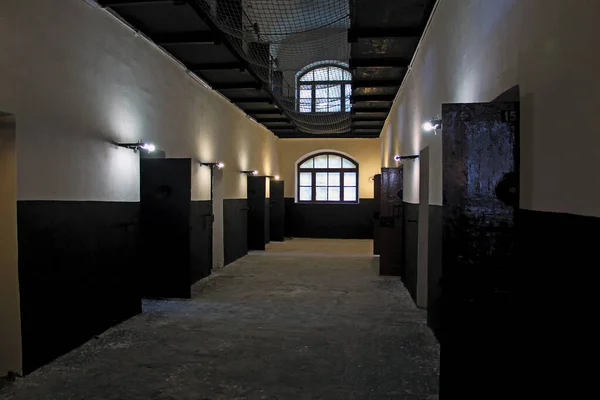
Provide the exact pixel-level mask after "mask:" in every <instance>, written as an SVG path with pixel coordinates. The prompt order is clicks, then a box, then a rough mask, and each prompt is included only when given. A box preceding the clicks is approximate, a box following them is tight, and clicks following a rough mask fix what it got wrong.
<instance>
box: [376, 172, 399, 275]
mask: <svg viewBox="0 0 600 400" xmlns="http://www.w3.org/2000/svg"><path fill="white" fill-rule="evenodd" d="M403 171H404V169H403V168H402V167H400V168H382V169H381V198H380V200H381V201H380V215H379V222H380V228H379V252H380V256H379V274H380V275H397V276H402V275H403V271H402V264H403V261H404V251H403V250H404V245H403V240H402V234H403V232H404V227H403V219H404V210H403V208H402V206H403V203H402V198H403V195H402V193H403V187H404V186H403V185H404V180H403Z"/></svg>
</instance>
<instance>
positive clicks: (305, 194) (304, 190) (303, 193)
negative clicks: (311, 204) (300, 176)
mask: <svg viewBox="0 0 600 400" xmlns="http://www.w3.org/2000/svg"><path fill="white" fill-rule="evenodd" d="M311 200H312V188H311V187H301V188H300V201H311Z"/></svg>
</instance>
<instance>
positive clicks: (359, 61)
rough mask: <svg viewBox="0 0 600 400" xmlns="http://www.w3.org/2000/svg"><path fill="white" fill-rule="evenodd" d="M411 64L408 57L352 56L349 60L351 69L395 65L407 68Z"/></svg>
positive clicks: (394, 66) (395, 66)
mask: <svg viewBox="0 0 600 400" xmlns="http://www.w3.org/2000/svg"><path fill="white" fill-rule="evenodd" d="M409 64H410V60H407V59H406V58H400V57H394V58H351V59H350V62H349V67H350V69H356V68H377V67H393V68H406V67H408V66H409Z"/></svg>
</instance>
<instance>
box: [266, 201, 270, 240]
mask: <svg viewBox="0 0 600 400" xmlns="http://www.w3.org/2000/svg"><path fill="white" fill-rule="evenodd" d="M270 241H271V199H269V198H266V199H265V244H267V243H269V242H270Z"/></svg>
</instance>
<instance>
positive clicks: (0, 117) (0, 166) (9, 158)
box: [0, 112, 22, 377]
mask: <svg viewBox="0 0 600 400" xmlns="http://www.w3.org/2000/svg"><path fill="white" fill-rule="evenodd" d="M0 182H1V185H2V188H1V190H0V332H2V340H0V377H4V376H7V375H8V374H9V372H14V373H19V374H20V373H21V370H22V353H21V351H22V350H21V316H20V299H19V269H18V268H19V267H18V245H17V155H16V121H15V117H14V116H13V115H8V114H4V113H1V112H0Z"/></svg>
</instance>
